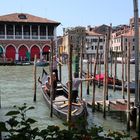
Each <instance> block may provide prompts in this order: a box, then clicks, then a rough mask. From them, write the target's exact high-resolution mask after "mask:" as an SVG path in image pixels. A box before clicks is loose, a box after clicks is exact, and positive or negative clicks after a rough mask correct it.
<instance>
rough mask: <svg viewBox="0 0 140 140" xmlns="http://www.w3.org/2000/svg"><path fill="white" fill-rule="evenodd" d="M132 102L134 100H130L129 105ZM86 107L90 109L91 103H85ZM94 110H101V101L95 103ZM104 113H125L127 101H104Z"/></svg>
mask: <svg viewBox="0 0 140 140" xmlns="http://www.w3.org/2000/svg"><path fill="white" fill-rule="evenodd" d="M132 102H134V98H131V99H130V103H132ZM87 106H89V107H92V101H87ZM95 108H96V109H97V110H98V111H102V109H103V101H95ZM106 111H123V112H126V111H127V100H126V99H116V100H106Z"/></svg>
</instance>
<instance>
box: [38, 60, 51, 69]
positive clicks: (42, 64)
mask: <svg viewBox="0 0 140 140" xmlns="http://www.w3.org/2000/svg"><path fill="white" fill-rule="evenodd" d="M48 65H49V62H47V61H46V60H44V59H39V60H37V62H36V66H37V67H45V66H48Z"/></svg>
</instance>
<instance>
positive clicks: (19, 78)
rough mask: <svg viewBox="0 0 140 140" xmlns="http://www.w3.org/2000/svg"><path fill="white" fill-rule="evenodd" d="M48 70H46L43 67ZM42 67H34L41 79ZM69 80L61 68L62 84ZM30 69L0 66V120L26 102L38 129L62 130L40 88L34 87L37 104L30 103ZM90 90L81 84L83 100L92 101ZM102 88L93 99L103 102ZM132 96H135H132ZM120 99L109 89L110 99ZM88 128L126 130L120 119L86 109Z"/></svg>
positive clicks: (97, 90)
mask: <svg viewBox="0 0 140 140" xmlns="http://www.w3.org/2000/svg"><path fill="white" fill-rule="evenodd" d="M45 69H46V70H47V71H49V68H47V67H46V68H45ZM117 69H118V78H120V77H121V75H119V74H121V65H118V67H117ZM41 72H42V68H41V67H38V68H37V77H38V76H41ZM67 79H68V67H67V65H63V66H62V82H63V83H64V84H65V83H66V81H67ZM131 79H134V65H131ZM33 82H34V81H33V66H32V65H30V66H0V96H1V109H0V120H5V119H6V118H5V113H6V112H7V111H8V110H10V109H11V108H12V106H13V105H22V104H23V103H27V105H29V106H34V107H35V109H34V110H32V111H30V112H29V114H28V115H29V116H31V117H33V118H34V119H36V120H37V121H38V122H37V123H36V125H37V126H38V127H39V128H45V127H46V126H48V125H58V126H60V127H61V128H65V126H64V125H63V122H62V121H61V120H60V119H58V118H57V117H55V116H53V118H50V117H49V116H50V110H49V109H48V108H47V106H46V104H45V101H44V99H43V97H42V95H41V91H40V87H39V85H38V84H37V101H36V102H33V93H34V91H33ZM91 92H92V87H90V95H87V94H86V83H84V84H83V98H85V100H90V99H91V98H92V94H91ZM102 96H103V89H102V88H100V89H99V88H96V99H100V100H101V99H102ZM131 96H132V97H134V94H131ZM113 98H122V94H121V91H115V92H113V91H111V90H109V99H113ZM88 113H89V115H88V118H87V119H88V123H89V127H91V126H93V124H97V125H102V126H103V127H104V128H105V129H106V130H108V129H113V130H126V124H125V122H124V121H122V119H121V118H116V117H115V116H114V115H107V117H106V119H103V114H102V113H99V112H95V113H92V111H91V109H90V108H88Z"/></svg>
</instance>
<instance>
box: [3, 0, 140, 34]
mask: <svg viewBox="0 0 140 140" xmlns="http://www.w3.org/2000/svg"><path fill="white" fill-rule="evenodd" d="M0 6H1V8H0V15H6V14H11V13H15V12H16V13H28V14H32V15H35V16H39V17H43V18H48V19H51V20H54V21H57V22H60V23H61V24H60V25H59V26H58V27H57V35H63V28H67V27H76V26H84V27H87V26H88V25H90V26H91V27H94V26H99V25H102V24H106V25H110V23H112V25H113V26H116V25H120V24H129V19H130V18H131V17H133V15H134V10H133V9H134V8H133V0H1V1H0ZM138 8H139V10H140V2H139V4H138Z"/></svg>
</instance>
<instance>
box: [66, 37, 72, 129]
mask: <svg viewBox="0 0 140 140" xmlns="http://www.w3.org/2000/svg"><path fill="white" fill-rule="evenodd" d="M70 41H71V36H70V35H69V55H68V57H69V58H68V76H69V77H68V79H69V84H68V115H67V122H68V129H69V130H70V129H71V109H72V108H71V106H72V101H71V94H72V47H73V46H72V45H71V43H70Z"/></svg>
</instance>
